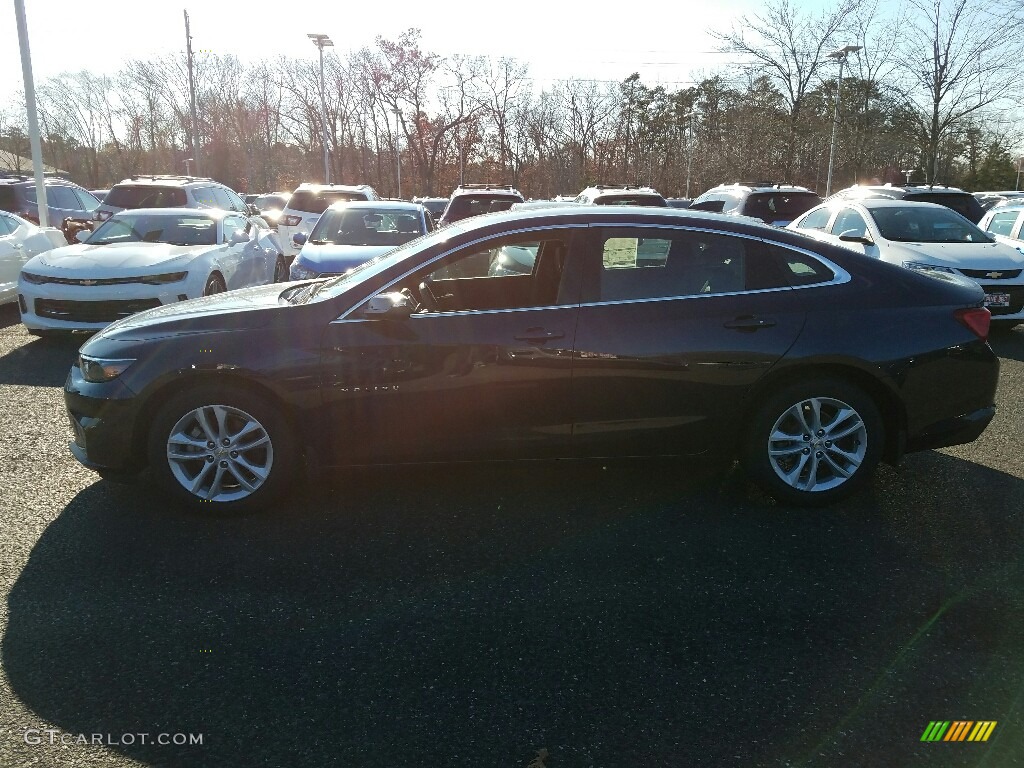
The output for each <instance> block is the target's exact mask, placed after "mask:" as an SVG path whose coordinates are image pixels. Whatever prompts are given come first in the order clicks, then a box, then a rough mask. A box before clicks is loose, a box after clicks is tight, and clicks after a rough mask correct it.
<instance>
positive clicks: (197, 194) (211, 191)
mask: <svg viewBox="0 0 1024 768" xmlns="http://www.w3.org/2000/svg"><path fill="white" fill-rule="evenodd" d="M192 199H193V200H195V201H196V203H198V204H199V205H201V206H203V207H205V208H226V207H227V206H225V205H224V202H225V201H224V198H223V197H220V198H218V197H217V188H216V187H196V188H194V189H193V190H192Z"/></svg>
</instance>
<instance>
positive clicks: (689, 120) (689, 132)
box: [686, 112, 697, 198]
mask: <svg viewBox="0 0 1024 768" xmlns="http://www.w3.org/2000/svg"><path fill="white" fill-rule="evenodd" d="M695 114H697V113H696V112H691V113H690V114H688V115H687V116H686V137H687V142H686V143H687V157H686V197H687V198H689V197H690V173H691V172H692V171H693V116H694V115H695Z"/></svg>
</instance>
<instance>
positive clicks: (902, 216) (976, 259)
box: [788, 198, 1024, 330]
mask: <svg viewBox="0 0 1024 768" xmlns="http://www.w3.org/2000/svg"><path fill="white" fill-rule="evenodd" d="M788 229H792V230H796V231H797V232H802V233H803V234H805V235H809V236H810V237H813V238H814V239H816V240H823V241H825V242H829V243H834V244H836V245H841V246H843V247H845V248H850V249H852V250H855V251H858V252H860V253H863V254H864V255H866V256H871V257H874V258H876V259H881V260H882V261H888V262H890V263H892V264H899V265H901V266H904V267H907V268H908V269H925V270H935V271H938V272H952V273H957V274H960V275H963V276H964V277H968V278H970V279H971V280H974V281H975V282H977V283H978V284H979V285H980V286H981V287H982V289H983V290H984V291H985V306H987V307H988V309H989V311H990V312H991V313H992V328H993V330H1007V329H1009V328H1013V327H1014V326H1015V325H1018V324H1020V323H1024V253H1021V252H1020V251H1019V250H1017V249H1016V248H1013V247H1011V246H1009V245H1007V244H1006V243H1002V242H997V241H996V239H995V238H993V237H992V236H991V235H990V234H988V233H986V232H983V231H982V230H981V229H979V228H978V227H977V226H976V225H974V224H972V223H971V222H970V221H968V220H967V219H966V218H964V217H963V216H961V215H960V214H959V213H957V212H956V211H953V210H951V209H949V208H946V207H945V206H942V205H936V204H935V203H918V202H908V201H906V200H893V199H891V198H867V199H863V200H857V201H856V202H854V201H852V200H833V201H831V202H828V203H824V204H823V205H819V206H818V207H817V208H812V209H811V210H809V211H808V212H807V213H805V214H803V215H802V216H800V217H799V218H797V219H796V220H795V221H793V222H792V223H791V224H790V225H789V226H788Z"/></svg>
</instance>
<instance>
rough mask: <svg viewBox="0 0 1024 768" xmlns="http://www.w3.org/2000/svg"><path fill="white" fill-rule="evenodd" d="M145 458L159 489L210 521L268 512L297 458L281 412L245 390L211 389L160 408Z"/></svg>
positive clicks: (203, 388)
mask: <svg viewBox="0 0 1024 768" xmlns="http://www.w3.org/2000/svg"><path fill="white" fill-rule="evenodd" d="M204 420H205V425H204V424H203V421H204ZM225 440H226V441H228V442H227V443H225V442H224V441H225ZM211 446H212V447H211ZM236 448H242V450H234V449H236ZM147 452H148V455H149V466H150V467H151V468H152V470H153V474H154V476H155V479H156V481H157V482H158V483H159V485H160V486H161V487H162V488H163V489H164V490H166V491H167V492H169V493H170V494H172V495H173V496H174V497H175V498H176V499H177V500H178V501H180V502H181V503H182V504H183V505H184V506H185V507H187V508H189V509H192V510H195V511H198V512H203V513H204V514H210V513H214V514H236V513H249V512H255V511H257V510H259V509H261V508H263V507H265V506H267V505H268V504H269V503H270V502H272V501H273V500H274V499H275V498H276V497H277V496H279V495H280V494H281V493H282V492H283V491H284V490H285V489H286V488H287V486H288V484H289V482H290V481H291V480H292V478H293V475H294V470H295V467H296V466H297V455H298V454H297V444H296V440H295V436H294V434H293V433H292V430H291V428H290V427H289V425H288V423H287V421H286V419H285V418H284V416H283V415H282V414H281V412H280V410H279V409H278V408H276V407H275V406H274V405H272V404H271V403H270V402H268V401H267V400H266V399H264V398H263V397H261V396H259V395H256V394H253V393H250V392H247V391H245V390H242V389H238V388H235V387H230V386H229V387H218V386H211V385H204V386H199V387H196V388H195V389H192V390H188V391H185V392H182V393H180V394H178V395H176V396H174V397H172V398H171V399H170V400H169V401H168V402H167V403H166V404H165V405H164V406H162V407H161V408H160V410H159V411H158V412H157V414H156V417H155V418H154V419H153V423H152V426H151V428H150V432H149V438H148V445H147ZM193 456H194V457H195V458H192V457H193Z"/></svg>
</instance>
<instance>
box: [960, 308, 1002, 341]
mask: <svg viewBox="0 0 1024 768" xmlns="http://www.w3.org/2000/svg"><path fill="white" fill-rule="evenodd" d="M953 317H955V318H956V319H957V320H959V321H960V322H961V324H963V325H964V326H966V327H967V329H968V330H969V331H970V332H971V333H973V334H974V335H975V336H977V337H978V338H979V339H981V340H982V341H985V340H986V339H988V329H989V326H991V325H992V313H991V312H989V311H988V310H987V309H986V308H985V307H972V308H971V309H958V310H957V311H956V312H954V313H953Z"/></svg>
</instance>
